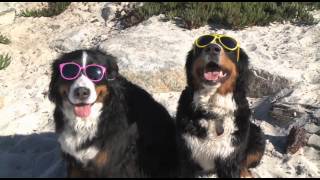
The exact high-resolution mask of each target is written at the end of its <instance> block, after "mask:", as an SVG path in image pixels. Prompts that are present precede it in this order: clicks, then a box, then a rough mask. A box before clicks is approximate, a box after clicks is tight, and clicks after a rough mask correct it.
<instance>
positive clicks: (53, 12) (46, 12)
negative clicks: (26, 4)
mask: <svg viewBox="0 0 320 180" xmlns="http://www.w3.org/2000/svg"><path fill="white" fill-rule="evenodd" d="M70 4H71V2H48V6H49V7H48V8H43V9H40V10H28V9H27V10H25V11H22V12H21V13H20V14H19V16H23V17H52V16H57V15H59V14H61V13H62V12H63V11H65V10H66V9H67V8H68V6H69V5H70Z"/></svg>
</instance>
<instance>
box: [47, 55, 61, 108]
mask: <svg viewBox="0 0 320 180" xmlns="http://www.w3.org/2000/svg"><path fill="white" fill-rule="evenodd" d="M58 79H59V69H58V61H57V60H55V61H54V62H53V63H52V65H51V80H50V84H49V92H48V97H49V100H50V101H51V102H53V103H56V102H57V99H58V98H59V90H58Z"/></svg>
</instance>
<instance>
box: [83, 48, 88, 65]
mask: <svg viewBox="0 0 320 180" xmlns="http://www.w3.org/2000/svg"><path fill="white" fill-rule="evenodd" d="M87 57H88V54H87V52H86V51H83V52H82V67H85V66H86V65H87Z"/></svg>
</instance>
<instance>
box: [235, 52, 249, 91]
mask: <svg viewBox="0 0 320 180" xmlns="http://www.w3.org/2000/svg"><path fill="white" fill-rule="evenodd" d="M237 67H238V71H239V76H238V78H237V82H236V88H235V90H234V93H238V94H239V93H240V94H241V96H246V93H247V91H248V77H249V57H248V55H247V54H246V52H245V51H244V50H243V49H242V48H240V55H239V60H238V62H237Z"/></svg>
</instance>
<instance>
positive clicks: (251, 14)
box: [119, 2, 320, 29]
mask: <svg viewBox="0 0 320 180" xmlns="http://www.w3.org/2000/svg"><path fill="white" fill-rule="evenodd" d="M314 9H320V3H318V2H314V3H310V2H303V3H299V2H184V3H183V2H145V3H144V5H143V6H142V7H139V8H136V9H134V10H132V11H131V12H130V13H128V14H126V15H125V16H123V17H120V18H119V19H120V20H121V21H122V22H124V23H123V26H124V27H125V28H126V27H130V26H132V25H136V24H138V23H139V22H141V21H143V20H146V19H148V18H149V17H151V16H153V15H159V14H164V15H165V17H166V18H168V19H170V20H177V18H180V19H181V20H182V24H181V26H182V27H184V28H187V29H192V28H198V27H200V26H203V25H206V24H208V23H209V24H213V25H223V26H224V27H226V28H232V29H242V28H244V27H247V26H252V25H262V26H263V25H268V24H269V23H270V22H275V21H277V22H282V21H290V22H292V23H297V24H304V25H310V24H313V23H315V21H314V19H313V17H312V15H311V14H310V13H309V10H314ZM132 16H134V17H135V18H132ZM131 19H135V22H134V23H132V22H130V20H131ZM136 19H138V20H136Z"/></svg>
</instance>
